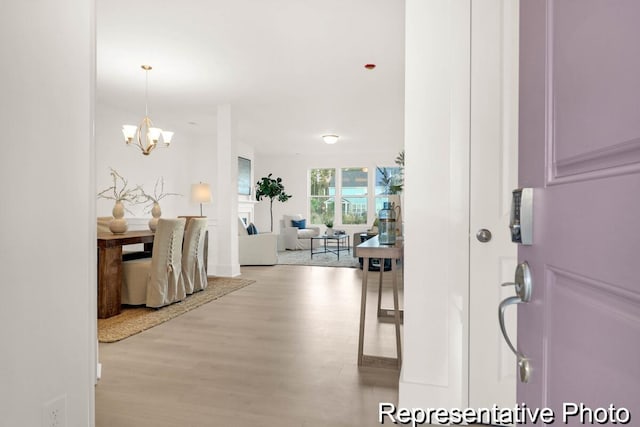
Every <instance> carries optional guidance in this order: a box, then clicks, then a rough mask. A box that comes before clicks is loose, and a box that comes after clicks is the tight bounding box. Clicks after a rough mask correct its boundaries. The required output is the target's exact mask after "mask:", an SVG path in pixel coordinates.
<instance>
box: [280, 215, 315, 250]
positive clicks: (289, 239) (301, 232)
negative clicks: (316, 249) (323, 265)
mask: <svg viewBox="0 0 640 427" xmlns="http://www.w3.org/2000/svg"><path fill="white" fill-rule="evenodd" d="M302 219H303V218H302V215H300V214H297V215H283V216H282V219H281V220H280V234H281V235H282V236H283V240H284V248H285V249H289V250H298V249H309V248H310V247H311V238H312V237H316V236H319V235H320V227H314V226H306V228H298V227H294V226H293V223H292V221H294V220H295V221H300V220H302Z"/></svg>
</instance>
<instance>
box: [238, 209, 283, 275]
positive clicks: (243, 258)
mask: <svg viewBox="0 0 640 427" xmlns="http://www.w3.org/2000/svg"><path fill="white" fill-rule="evenodd" d="M277 245H278V236H277V235H275V234H273V233H261V234H249V232H248V231H247V228H246V227H245V225H244V223H243V222H242V220H241V219H240V218H238V258H239V261H240V265H275V264H277V263H278V249H277Z"/></svg>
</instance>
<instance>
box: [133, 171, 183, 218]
mask: <svg viewBox="0 0 640 427" xmlns="http://www.w3.org/2000/svg"><path fill="white" fill-rule="evenodd" d="M141 191H142V197H144V199H145V201H144V202H143V203H146V204H147V205H146V206H145V212H151V219H150V220H149V229H150V230H151V231H156V226H157V225H158V219H160V216H161V215H162V209H161V208H160V200H162V199H164V198H165V197H169V196H182V194H178V193H165V192H164V178H163V177H160V178H158V179H157V180H156V184H155V185H154V186H153V194H151V193H147V192H146V191H144V188H142V187H141Z"/></svg>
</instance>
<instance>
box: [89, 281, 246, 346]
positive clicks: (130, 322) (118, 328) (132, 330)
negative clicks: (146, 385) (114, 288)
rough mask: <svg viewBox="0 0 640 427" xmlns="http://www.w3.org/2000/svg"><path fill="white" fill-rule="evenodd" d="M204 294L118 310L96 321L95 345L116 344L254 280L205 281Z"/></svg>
mask: <svg viewBox="0 0 640 427" xmlns="http://www.w3.org/2000/svg"><path fill="white" fill-rule="evenodd" d="M208 282H209V285H208V286H207V287H206V289H205V290H203V291H200V292H196V293H194V294H192V295H189V296H188V297H187V298H186V299H185V300H183V301H180V302H177V303H175V304H171V305H168V306H165V307H161V308H149V307H127V306H123V307H122V312H121V313H120V314H118V315H117V316H113V317H110V318H108V319H98V341H100V342H105V343H107V342H116V341H120V340H122V339H125V338H128V337H130V336H132V335H135V334H138V333H140V332H142V331H144V330H147V329H149V328H153V327H154V326H157V325H159V324H161V323H164V322H166V321H167V320H171V319H173V318H174V317H176V316H180V315H181V314H184V313H186V312H188V311H190V310H193V309H194V308H197V307H200V306H201V305H203V304H206V303H208V302H211V301H213V300H215V299H218V298H220V297H221V296H223V295H226V294H228V293H230V292H233V291H237V290H238V289H241V288H244V287H245V286H247V285H250V284H252V283H254V282H255V280H247V279H233V278H230V277H209V280H208Z"/></svg>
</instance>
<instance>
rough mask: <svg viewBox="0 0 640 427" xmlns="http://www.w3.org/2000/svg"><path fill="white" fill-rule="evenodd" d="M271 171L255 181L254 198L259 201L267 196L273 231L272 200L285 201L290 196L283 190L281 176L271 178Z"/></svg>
mask: <svg viewBox="0 0 640 427" xmlns="http://www.w3.org/2000/svg"><path fill="white" fill-rule="evenodd" d="M271 175H273V174H272V173H270V174H269V175H267V176H263V177H262V178H261V179H260V181H258V182H257V183H256V200H257V201H260V200H262V198H263V197H268V198H269V199H270V200H269V213H270V215H271V232H273V202H274V200H277V201H279V202H283V203H284V202H286V201H287V200H289V199H290V198H291V197H293V196H291V195H290V194H287V193H285V192H284V185H283V184H282V178H280V177H278V178H275V179H274V178H271Z"/></svg>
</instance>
